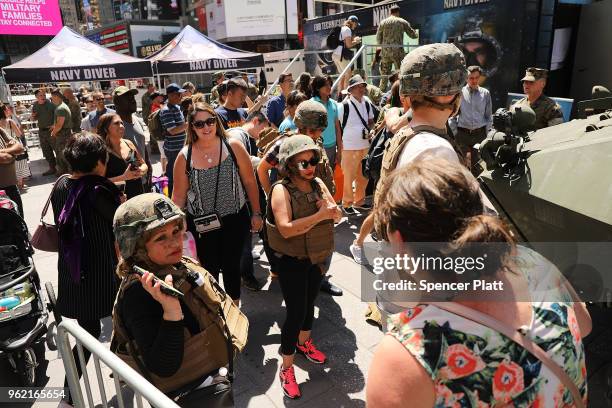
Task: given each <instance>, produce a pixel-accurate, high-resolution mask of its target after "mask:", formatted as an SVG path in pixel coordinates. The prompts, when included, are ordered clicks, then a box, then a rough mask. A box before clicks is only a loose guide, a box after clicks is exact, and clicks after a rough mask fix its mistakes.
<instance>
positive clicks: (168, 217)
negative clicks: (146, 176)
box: [113, 193, 185, 259]
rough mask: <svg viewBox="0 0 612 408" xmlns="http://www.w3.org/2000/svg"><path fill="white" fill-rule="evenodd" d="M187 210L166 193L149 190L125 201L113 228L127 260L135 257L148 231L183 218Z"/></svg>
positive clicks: (114, 220) (120, 249)
mask: <svg viewBox="0 0 612 408" xmlns="http://www.w3.org/2000/svg"><path fill="white" fill-rule="evenodd" d="M184 216H185V214H184V213H183V211H181V209H180V208H178V206H177V205H176V204H174V202H173V201H172V200H171V199H169V198H168V197H166V196H165V195H162V194H157V193H146V194H141V195H138V196H136V197H134V198H131V199H129V200H127V201H126V202H125V203H123V204H121V205H120V206H119V208H117V211H116V212H115V217H114V219H113V231H114V232H115V239H116V240H117V243H118V244H119V251H120V252H121V256H122V257H123V258H124V259H127V258H129V257H131V256H132V255H133V254H134V250H135V249H136V244H137V243H138V241H139V240H141V239H142V238H143V235H144V233H145V232H146V231H151V230H153V229H155V228H158V227H163V226H164V225H166V224H168V223H170V222H172V221H176V220H178V219H182V218H183V217H184Z"/></svg>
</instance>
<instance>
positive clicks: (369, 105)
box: [340, 99, 379, 132]
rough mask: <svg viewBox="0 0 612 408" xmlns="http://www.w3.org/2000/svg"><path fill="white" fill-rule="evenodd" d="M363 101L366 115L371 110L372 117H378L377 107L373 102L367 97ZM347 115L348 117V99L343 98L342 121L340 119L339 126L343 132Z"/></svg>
mask: <svg viewBox="0 0 612 408" xmlns="http://www.w3.org/2000/svg"><path fill="white" fill-rule="evenodd" d="M365 103H366V111H367V112H368V116H370V111H373V115H374V118H378V113H379V111H378V109H376V107H375V106H374V104H373V103H370V101H369V100H368V99H366V101H365ZM348 117H349V101H348V99H345V100H344V101H342V121H340V128H341V129H342V131H343V132H344V128H345V127H346V122H347V121H348ZM364 126H365V124H364ZM366 127H367V128H368V130H370V128H369V127H368V126H366Z"/></svg>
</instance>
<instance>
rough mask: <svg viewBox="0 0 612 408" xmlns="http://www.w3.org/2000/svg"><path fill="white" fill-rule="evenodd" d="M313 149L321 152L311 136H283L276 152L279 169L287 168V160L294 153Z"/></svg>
mask: <svg viewBox="0 0 612 408" xmlns="http://www.w3.org/2000/svg"><path fill="white" fill-rule="evenodd" d="M308 150H314V151H316V152H318V153H320V152H321V150H320V148H319V146H317V144H316V143H315V142H314V140H312V137H310V136H306V135H293V136H291V137H287V138H285V140H284V141H283V143H282V144H281V146H280V150H279V152H278V163H279V165H280V168H281V169H286V168H287V161H288V160H289V159H291V158H292V157H293V156H295V155H296V154H300V153H302V152H306V151H308Z"/></svg>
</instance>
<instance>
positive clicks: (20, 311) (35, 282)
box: [0, 195, 48, 387]
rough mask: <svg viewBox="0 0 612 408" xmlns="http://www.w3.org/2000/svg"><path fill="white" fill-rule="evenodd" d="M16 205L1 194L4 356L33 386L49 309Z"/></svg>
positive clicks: (0, 346) (0, 354) (0, 339)
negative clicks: (41, 291)
mask: <svg viewBox="0 0 612 408" xmlns="http://www.w3.org/2000/svg"><path fill="white" fill-rule="evenodd" d="M15 207H16V205H15V203H13V202H12V201H10V200H8V199H7V198H6V196H3V195H0V358H7V359H8V361H9V363H10V364H11V366H12V368H13V370H14V371H15V372H16V373H17V375H18V376H19V378H20V380H21V383H22V384H23V385H24V386H27V387H31V386H33V385H34V384H35V381H36V367H37V366H38V364H39V363H38V361H37V353H36V352H35V350H39V353H38V355H39V356H40V355H42V351H41V350H43V351H44V342H43V341H42V337H43V335H44V334H45V333H46V332H47V318H48V312H47V307H46V305H45V303H44V301H43V298H42V296H41V293H40V289H41V287H40V279H39V277H38V272H36V268H35V266H34V262H33V260H32V254H33V253H34V250H33V249H32V246H31V245H30V242H29V240H28V228H27V226H26V223H25V221H24V220H23V219H22V218H21V217H20V216H19V214H18V213H17V212H16V209H15ZM41 347H42V348H41Z"/></svg>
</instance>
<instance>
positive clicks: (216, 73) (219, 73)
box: [213, 71, 225, 81]
mask: <svg viewBox="0 0 612 408" xmlns="http://www.w3.org/2000/svg"><path fill="white" fill-rule="evenodd" d="M224 76H225V73H224V72H223V71H217V72H215V73H214V74H213V78H214V79H215V80H217V81H218V80H219V79H221V78H223V77H224Z"/></svg>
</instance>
